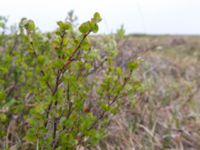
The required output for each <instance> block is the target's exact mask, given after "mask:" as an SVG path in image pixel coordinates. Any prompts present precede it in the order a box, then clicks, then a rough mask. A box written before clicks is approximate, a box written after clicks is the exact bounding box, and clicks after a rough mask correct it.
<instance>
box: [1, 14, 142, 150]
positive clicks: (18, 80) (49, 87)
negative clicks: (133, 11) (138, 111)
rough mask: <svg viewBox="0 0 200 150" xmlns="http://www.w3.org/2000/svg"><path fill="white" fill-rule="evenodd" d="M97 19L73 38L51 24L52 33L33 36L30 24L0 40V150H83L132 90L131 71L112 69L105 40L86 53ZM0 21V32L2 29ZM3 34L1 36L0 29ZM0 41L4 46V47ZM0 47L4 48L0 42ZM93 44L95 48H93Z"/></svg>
mask: <svg viewBox="0 0 200 150" xmlns="http://www.w3.org/2000/svg"><path fill="white" fill-rule="evenodd" d="M100 21H101V17H100V15H99V13H95V14H94V15H93V18H92V19H91V20H89V21H87V22H84V23H82V24H81V25H80V26H79V28H78V30H79V31H76V29H75V28H74V26H73V25H72V24H71V23H70V22H67V21H58V22H57V25H58V28H57V30H56V31H55V32H51V33H41V32H39V30H38V29H37V28H36V27H35V24H34V22H33V21H32V20H29V19H26V18H23V19H22V20H21V21H20V23H19V28H18V29H17V30H16V31H15V32H12V33H10V34H9V35H6V34H3V32H2V33H1V36H0V44H1V45H0V50H1V54H0V61H1V63H0V128H1V130H0V147H1V148H2V149H10V148H13V147H15V148H17V149H27V150H31V149H37V150H39V149H43V150H48V149H49V150H51V149H52V150H55V149H56V150H62V149H63V150H64V149H75V148H77V147H78V146H80V145H81V146H84V147H91V146H93V145H96V144H97V143H98V142H99V141H100V140H101V139H103V138H104V137H105V136H106V128H107V126H108V125H109V123H110V122H111V121H112V116H114V115H116V114H117V112H118V111H119V109H120V106H121V105H122V104H123V97H125V96H126V97H127V96H129V97H131V96H133V95H134V94H135V91H136V90H137V89H138V87H139V82H138V81H137V80H136V79H135V77H134V70H135V69H136V68H137V67H138V65H139V62H138V61H137V60H133V61H132V62H129V63H128V70H124V69H122V68H120V67H118V66H116V64H115V62H114V57H115V56H116V55H117V51H116V50H115V47H116V45H115V44H114V45H113V44H112V43H113V41H111V40H112V39H109V40H106V41H105V43H104V48H105V50H103V52H102V50H100V49H98V48H94V47H92V45H91V44H90V40H91V39H93V40H94V39H95V36H92V37H89V34H90V33H96V32H97V31H98V23H99V22H100ZM4 23H5V21H4V20H2V19H1V24H3V25H1V26H0V27H5V24H4ZM1 29H2V30H3V28H1ZM4 39H6V41H4ZM2 41H4V42H2ZM96 42H98V41H96Z"/></svg>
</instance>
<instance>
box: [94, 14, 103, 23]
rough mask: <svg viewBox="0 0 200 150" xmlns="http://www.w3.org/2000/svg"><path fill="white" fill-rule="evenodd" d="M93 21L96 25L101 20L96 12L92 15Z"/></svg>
mask: <svg viewBox="0 0 200 150" xmlns="http://www.w3.org/2000/svg"><path fill="white" fill-rule="evenodd" d="M93 19H94V20H95V22H96V23H99V22H100V21H101V20H102V18H101V16H100V14H99V13H98V12H96V13H94V15H93Z"/></svg>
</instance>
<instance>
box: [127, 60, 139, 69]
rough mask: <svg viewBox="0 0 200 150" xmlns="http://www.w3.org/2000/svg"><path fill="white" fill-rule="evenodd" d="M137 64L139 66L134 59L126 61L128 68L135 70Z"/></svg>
mask: <svg viewBox="0 0 200 150" xmlns="http://www.w3.org/2000/svg"><path fill="white" fill-rule="evenodd" d="M138 66H139V64H138V63H137V62H136V61H131V62H129V63H128V68H129V69H130V70H135V69H137V68H138Z"/></svg>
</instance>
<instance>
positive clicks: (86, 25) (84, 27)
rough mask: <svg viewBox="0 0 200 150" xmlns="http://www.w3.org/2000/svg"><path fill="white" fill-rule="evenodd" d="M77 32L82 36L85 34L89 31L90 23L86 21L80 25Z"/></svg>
mask: <svg viewBox="0 0 200 150" xmlns="http://www.w3.org/2000/svg"><path fill="white" fill-rule="evenodd" d="M79 31H80V32H81V33H83V34H86V33H88V32H89V31H90V22H89V21H87V22H85V23H83V24H81V26H80V27H79Z"/></svg>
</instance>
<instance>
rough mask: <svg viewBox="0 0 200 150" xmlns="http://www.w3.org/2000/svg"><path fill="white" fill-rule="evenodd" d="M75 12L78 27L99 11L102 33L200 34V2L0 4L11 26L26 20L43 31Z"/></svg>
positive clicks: (22, 0)
mask: <svg viewBox="0 0 200 150" xmlns="http://www.w3.org/2000/svg"><path fill="white" fill-rule="evenodd" d="M72 9H73V10H74V11H75V14H76V15H77V16H78V18H79V23H80V22H82V21H87V20H88V19H90V18H91V17H92V15H93V13H94V12H96V11H98V12H99V13H100V14H101V15H102V17H103V20H102V22H101V23H100V33H110V32H115V31H116V29H117V28H119V27H120V25H121V24H124V26H125V29H126V32H127V33H150V34H200V0H0V15H3V16H9V23H10V24H13V23H18V22H19V21H20V19H21V18H22V17H27V18H30V19H33V20H34V21H35V23H36V25H37V26H38V27H39V28H40V29H41V30H42V31H52V30H54V29H55V28H56V21H58V20H64V19H65V17H66V15H67V12H68V11H70V10H72Z"/></svg>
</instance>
